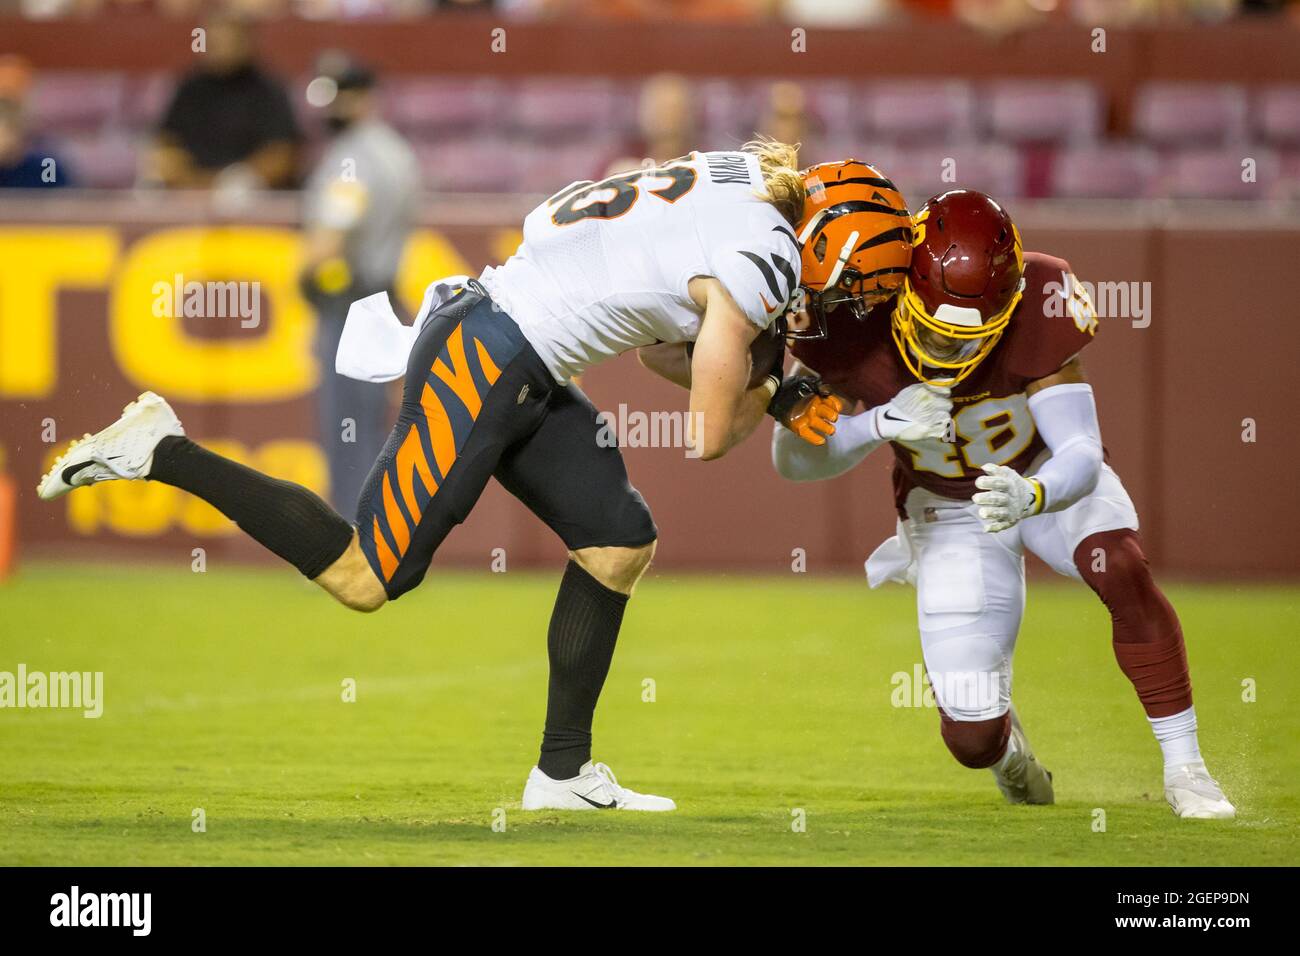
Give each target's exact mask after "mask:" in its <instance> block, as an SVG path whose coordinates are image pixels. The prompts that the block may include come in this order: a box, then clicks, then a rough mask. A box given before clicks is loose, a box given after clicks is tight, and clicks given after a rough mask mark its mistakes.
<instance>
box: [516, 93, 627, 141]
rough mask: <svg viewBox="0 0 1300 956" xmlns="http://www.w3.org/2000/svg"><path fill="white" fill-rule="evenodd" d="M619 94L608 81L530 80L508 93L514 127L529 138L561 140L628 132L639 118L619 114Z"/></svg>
mask: <svg viewBox="0 0 1300 956" xmlns="http://www.w3.org/2000/svg"><path fill="white" fill-rule="evenodd" d="M618 102H619V100H618V95H617V91H616V90H615V88H614V84H613V83H612V82H610V81H608V80H586V79H573V80H555V79H549V78H542V77H528V78H526V79H524V80H523V81H521V82H520V83H519V84H518V85H517V86H515V87H514V88H513V89H512V90H511V91H510V94H509V102H508V104H507V111H508V115H509V116H510V118H511V119H512V120H513V127H514V128H515V129H516V130H518V131H520V132H523V133H526V134H528V135H530V136H534V137H538V138H543V139H552V140H558V139H562V138H564V137H566V136H570V135H572V134H574V133H575V132H576V133H585V132H587V131H589V130H602V131H608V130H628V129H631V128H633V127H634V126H635V123H636V117H635V115H633V116H619V115H618V114H617V105H618Z"/></svg>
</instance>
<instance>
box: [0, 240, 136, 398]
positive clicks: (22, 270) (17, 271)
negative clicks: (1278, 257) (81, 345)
mask: <svg viewBox="0 0 1300 956" xmlns="http://www.w3.org/2000/svg"><path fill="white" fill-rule="evenodd" d="M117 249H118V238H117V233H116V230H113V229H95V228H66V229H63V228H60V229H42V228H29V227H18V228H9V227H6V228H3V229H0V398H46V397H48V396H49V395H50V394H51V393H52V392H53V391H54V387H55V384H56V383H57V380H58V343H57V329H58V325H57V322H56V318H57V292H58V290H59V288H60V287H61V286H74V287H78V288H87V287H89V288H93V287H95V286H102V285H105V284H106V283H107V282H108V277H109V273H110V272H111V271H112V268H113V261H114V259H115V258H116V257H117Z"/></svg>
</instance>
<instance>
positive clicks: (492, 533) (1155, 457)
mask: <svg viewBox="0 0 1300 956" xmlns="http://www.w3.org/2000/svg"><path fill="white" fill-rule="evenodd" d="M522 203H523V201H522V200H521V199H519V198H518V197H514V198H508V197H507V198H500V197H499V198H495V199H491V198H481V199H475V198H472V197H467V198H462V199H460V200H458V201H456V202H440V203H435V204H434V205H433V206H431V207H430V208H429V209H427V210H426V211H425V215H424V226H423V228H422V229H421V230H420V232H419V233H418V234H417V235H416V236H415V237H413V239H412V241H411V243H410V244H409V246H408V249H407V252H406V256H405V260H404V263H403V267H402V271H401V277H400V286H401V288H400V290H399V297H400V298H401V299H402V301H403V302H404V304H405V306H406V308H407V309H412V308H414V307H415V305H416V304H418V302H419V300H420V297H421V292H422V290H423V287H424V285H425V284H426V283H427V282H428V281H429V280H430V279H432V278H435V277H438V276H442V275H448V274H453V273H458V272H471V273H472V272H477V271H478V269H479V268H480V267H481V264H482V263H485V262H495V261H500V260H501V259H502V258H504V257H505V256H507V255H508V254H509V252H510V251H511V250H512V249H513V248H514V246H515V245H516V244H517V242H518V237H519V234H518V231H517V226H516V225H514V224H515V223H517V222H519V213H520V211H521V210H520V208H519V207H520V206H521V205H522ZM1012 211H1013V213H1014V214H1015V215H1016V216H1017V218H1018V220H1019V221H1020V222H1021V224H1022V231H1023V233H1024V236H1025V240H1026V244H1027V247H1028V248H1030V249H1038V250H1042V251H1047V252H1051V253H1054V254H1057V255H1061V256H1063V257H1065V258H1067V259H1068V260H1069V261H1070V262H1071V263H1072V265H1073V266H1074V269H1075V272H1076V273H1077V274H1078V275H1079V277H1080V278H1081V279H1084V280H1086V281H1091V282H1094V283H1108V284H1110V285H1108V286H1107V287H1106V288H1107V289H1108V290H1109V291H1103V290H1102V289H1101V287H1100V286H1099V292H1100V293H1101V295H1104V296H1105V299H1106V300H1107V301H1106V302H1102V303H1099V305H1100V307H1101V308H1102V311H1103V313H1105V312H1106V311H1107V310H1108V309H1110V310H1111V311H1124V313H1125V314H1122V315H1105V314H1104V315H1103V318H1102V319H1101V327H1100V330H1099V333H1098V336H1097V340H1096V342H1095V344H1094V345H1092V346H1091V347H1090V348H1089V349H1088V350H1087V353H1086V356H1085V366H1086V369H1087V372H1088V375H1089V377H1090V378H1091V380H1092V381H1093V382H1094V384H1095V386H1096V389H1097V392H1098V404H1099V407H1100V413H1101V420H1102V427H1103V434H1104V436H1105V439H1106V445H1107V449H1108V452H1109V454H1110V460H1111V462H1112V464H1113V465H1114V466H1115V467H1116V468H1117V470H1118V471H1119V472H1120V474H1121V475H1122V476H1123V477H1124V478H1125V480H1126V483H1127V484H1128V487H1129V489H1130V491H1131V493H1132V494H1133V497H1134V499H1135V500H1136V502H1137V504H1138V508H1139V512H1140V513H1141V514H1142V516H1143V522H1144V524H1143V531H1144V533H1145V535H1146V537H1147V542H1148V550H1149V553H1150V554H1151V556H1152V558H1153V561H1154V562H1155V563H1156V564H1157V566H1159V567H1160V568H1161V569H1163V570H1166V571H1172V572H1176V573H1180V574H1185V575H1190V576H1243V577H1244V576H1251V577H1259V576H1272V577H1292V578H1293V577H1295V576H1296V575H1297V573H1298V572H1300V567H1297V561H1296V557H1295V541H1296V538H1297V532H1298V531H1300V500H1297V498H1296V496H1295V495H1293V494H1291V493H1290V490H1291V487H1292V486H1293V485H1294V475H1295V473H1296V469H1297V464H1298V463H1300V462H1298V459H1297V451H1296V449H1297V447H1298V445H1297V440H1298V439H1300V434H1298V432H1300V428H1298V427H1297V423H1296V420H1295V415H1294V400H1293V399H1288V398H1287V395H1288V393H1287V392H1286V391H1285V388H1286V385H1287V384H1288V382H1289V381H1290V377H1291V372H1292V365H1293V364H1294V359H1295V356H1296V355H1297V354H1298V353H1300V325H1297V321H1296V320H1297V315H1296V311H1295V305H1294V303H1291V302H1278V301H1276V291H1275V290H1279V289H1286V288H1289V287H1290V285H1291V284H1292V283H1291V281H1290V280H1291V277H1292V273H1293V272H1294V268H1295V266H1294V256H1293V254H1292V250H1294V249H1295V248H1297V247H1300V215H1296V214H1295V212H1294V211H1289V212H1286V213H1283V212H1280V211H1278V210H1277V208H1276V207H1274V211H1273V213H1272V214H1271V216H1272V218H1271V219H1266V218H1262V217H1261V214H1260V212H1259V211H1258V210H1257V209H1255V208H1253V207H1247V206H1205V207H1196V208H1192V207H1176V208H1175V207H1167V206H1163V205H1147V206H1143V205H1135V204H1116V205H1114V206H1108V205H1107V204H1099V203H1089V204H1087V205H1086V206H1083V207H1074V206H1065V205H1061V204H1053V203H1039V204H1029V203H1026V204H1023V205H1022V206H1021V207H1018V208H1015V209H1013V210H1012ZM295 221H296V209H295V208H294V205H293V202H292V200H290V199H287V198H279V199H275V200H271V201H267V202H259V203H258V204H257V210H256V214H254V212H253V210H245V211H243V212H241V213H239V214H237V215H235V216H233V217H232V216H230V215H229V214H227V215H225V216H221V217H218V216H216V215H215V214H214V213H213V212H212V211H211V208H210V206H208V205H207V204H206V203H205V201H204V200H203V199H201V198H199V197H188V198H187V197H184V196H176V195H171V196H168V197H166V199H165V201H164V200H162V199H158V200H155V201H152V202H151V201H148V200H141V199H139V198H136V199H131V200H127V199H124V198H123V197H120V196H112V195H106V196H102V197H92V196H88V195H84V194H83V195H68V196H65V197H60V198H58V199H56V200H51V199H40V200H29V201H22V200H17V201H9V202H6V204H4V205H3V206H0V444H2V445H3V447H4V450H5V451H6V452H7V455H6V456H5V457H6V460H7V466H6V467H7V469H8V470H9V471H10V472H11V473H12V474H13V475H14V476H15V477H16V479H17V482H18V485H19V487H20V495H19V503H18V528H19V540H20V543H21V551H20V553H26V554H33V553H42V552H43V553H51V552H54V553H58V554H61V555H68V554H74V553H75V554H83V555H115V554H119V553H129V554H132V555H140V554H148V555H151V556H155V557H166V558H169V559H173V560H185V561H189V560H190V554H191V551H192V549H193V548H195V547H203V548H205V549H206V552H207V554H208V558H209V560H212V559H213V558H215V557H217V556H221V557H226V556H228V557H231V558H235V559H239V560H256V559H259V558H261V557H262V555H261V553H260V552H259V549H258V548H257V547H256V546H255V545H252V544H251V543H250V542H247V541H245V540H243V539H242V538H241V537H240V536H238V534H237V533H236V532H235V530H234V529H233V527H232V526H231V525H230V524H229V522H226V521H225V520H224V519H222V518H221V516H220V515H218V514H217V513H216V512H215V511H213V510H212V509H211V508H209V507H208V506H206V505H204V504H203V503H202V502H199V501H197V500H194V499H191V498H189V497H188V496H185V495H183V494H182V493H180V492H178V491H176V490H175V489H172V488H169V487H166V486H161V485H154V484H146V483H120V482H112V483H107V484H104V485H100V486H97V487H93V488H89V489H85V490H82V491H78V492H76V493H74V494H73V495H70V496H68V498H66V499H64V500H62V501H60V502H58V503H57V504H55V505H46V504H43V503H41V502H39V501H38V500H37V499H36V497H35V494H34V493H33V491H32V488H33V487H34V485H35V482H36V479H37V478H38V476H39V475H40V474H41V473H42V472H43V470H44V469H45V467H46V465H47V463H48V461H49V460H50V459H51V458H52V456H53V455H54V454H55V453H56V452H57V451H58V450H60V449H61V448H62V446H63V445H65V444H66V442H67V441H68V440H69V439H70V438H72V437H75V436H76V435H78V434H80V433H81V432H82V431H83V430H85V429H86V428H89V427H93V426H96V425H97V424H102V423H103V422H104V421H106V420H108V419H109V418H111V417H112V415H113V414H114V413H115V412H116V410H117V409H118V408H120V407H121V406H122V405H123V404H125V403H126V402H127V401H129V400H131V399H132V398H134V397H135V395H136V394H137V393H138V392H140V391H141V390H143V389H146V388H148V389H155V390H157V391H159V392H161V393H163V394H165V395H167V396H168V397H169V398H171V399H173V400H174V403H175V405H176V407H177V410H178V411H179V413H180V414H181V416H182V419H183V420H184V421H185V423H186V425H187V428H188V430H189V432H190V434H191V435H193V436H194V437H195V438H197V439H199V440H201V441H204V442H206V443H211V444H212V445H213V446H214V447H215V448H217V449H218V450H220V451H223V452H224V453H227V454H231V455H233V456H235V457H239V458H241V459H243V460H246V461H248V462H250V463H251V464H254V465H256V466H258V467H261V468H263V469H264V470H268V471H270V472H272V473H275V474H278V475H281V476H283V477H287V478H292V479H294V480H297V481H301V482H303V483H305V484H307V485H309V486H312V487H314V488H317V489H318V490H321V491H325V490H326V489H325V487H324V485H325V481H326V478H325V467H324V461H323V456H322V455H321V452H320V448H319V446H318V444H317V442H316V436H315V433H314V415H313V390H314V388H315V385H316V382H317V380H318V376H319V374H321V371H320V370H318V369H317V368H316V363H315V360H314V358H313V356H312V351H311V341H312V335H313V330H314V321H315V320H314V317H313V316H312V315H311V313H310V310H308V309H307V307H306V306H305V304H304V303H303V302H302V301H301V299H300V298H299V295H298V292H297V289H296V285H295V282H294V275H295V271H296V262H297V257H298V235H297V233H296V232H295V231H294V230H293V229H292V228H291V227H290V225H289V224H290V223H293V222H295ZM177 275H181V276H183V277H184V278H185V280H186V281H188V280H191V279H194V280H199V281H207V280H214V281H224V280H229V279H232V278H236V277H238V278H239V279H241V280H247V281H257V282H258V283H259V294H260V302H261V303H262V309H261V318H260V322H259V324H258V326H257V327H256V328H244V327H242V325H241V323H240V322H239V320H238V319H197V318H172V317H168V316H166V315H159V314H158V312H159V311H160V310H159V307H158V297H157V294H156V290H155V284H156V283H158V282H160V281H161V282H170V281H172V280H173V279H174V277H175V276H177ZM1121 292H1122V293H1123V294H1125V295H1128V296H1130V301H1129V302H1128V305H1127V307H1122V308H1121V306H1122V303H1121V302H1120V293H1121ZM1100 297H1101V296H1100V295H1099V298H1100ZM1107 303H1109V304H1107ZM163 311H165V309H164V310H163ZM1228 342H1231V346H1232V347H1230V348H1228V347H1225V345H1226V343H1228ZM582 384H583V387H584V388H585V389H586V390H587V391H588V393H589V394H590V395H591V397H592V399H593V401H595V403H596V404H597V406H598V407H600V408H601V409H603V410H607V411H610V412H611V413H613V414H615V415H617V414H618V412H619V406H620V404H622V405H623V406H625V409H624V411H625V413H626V412H634V413H635V412H639V413H651V412H655V411H665V410H680V409H682V408H683V407H684V404H685V394H684V393H682V392H680V391H678V390H676V389H675V388H673V387H672V386H670V385H668V384H666V383H663V382H660V381H658V380H656V379H655V378H653V377H652V376H651V375H650V374H649V373H647V372H645V371H644V370H642V369H640V368H639V366H637V364H636V361H635V358H634V357H633V356H624V357H622V358H620V359H618V360H616V361H614V362H612V363H609V364H608V365H606V366H601V367H598V368H596V369H594V370H592V371H591V372H590V373H589V374H588V375H587V376H586V378H585V380H584V381H583V383H582ZM376 387H381V386H376ZM1247 439H1253V440H1247ZM626 454H627V459H628V464H629V469H630V471H631V474H632V478H633V481H634V482H635V483H636V484H637V486H638V487H639V488H640V489H641V491H642V492H643V493H644V494H645V496H646V498H647V500H648V501H649V502H650V504H651V507H652V509H653V511H654V513H655V517H656V520H657V521H658V523H659V526H660V529H661V532H662V540H661V546H660V551H659V559H658V562H659V566H660V567H661V568H664V569H669V570H672V569H701V568H709V569H722V568H736V569H745V570H749V571H771V572H787V571H788V570H789V568H790V566H791V561H792V552H793V550H794V549H796V548H801V549H803V552H804V554H806V560H807V563H808V566H809V567H810V568H811V567H820V568H823V569H826V568H832V569H836V570H844V571H848V572H855V571H857V570H858V569H860V567H861V562H862V560H863V558H864V557H865V556H866V554H868V553H869V552H870V551H871V549H872V548H873V547H874V546H875V545H876V544H877V543H878V542H879V541H880V540H881V539H883V538H884V537H886V536H888V535H889V534H890V533H892V529H893V521H894V517H893V512H892V508H891V501H890V493H889V482H888V473H889V464H890V463H889V458H888V456H887V455H877V456H874V457H873V458H872V459H869V460H868V461H867V463H866V464H865V465H864V466H863V467H861V468H859V469H857V470H856V471H854V472H852V473H850V474H849V475H846V476H844V477H842V478H840V479H837V480H835V481H831V482H825V483H820V484H814V485H794V484H790V483H787V482H783V481H782V480H780V479H779V478H778V477H777V476H776V475H775V474H774V473H773V471H772V468H771V466H770V464H769V460H768V442H767V439H766V430H765V429H764V434H763V435H761V436H758V437H755V438H753V439H751V440H750V441H749V442H747V443H746V444H745V445H744V446H742V447H741V448H739V449H737V450H736V451H734V452H733V453H732V454H731V455H729V456H727V457H726V458H725V459H722V460H720V461H717V462H708V463H704V462H699V461H691V460H688V459H686V457H685V455H684V453H683V451H682V450H681V449H679V448H662V447H660V448H655V447H635V448H627V449H626ZM1247 488H1255V489H1258V494H1246V493H1244V492H1243V491H1242V489H1247ZM495 548H504V549H505V551H506V554H507V556H508V561H509V566H510V567H524V566H529V565H534V564H538V563H542V562H546V563H550V562H551V561H553V560H554V559H556V558H558V557H559V556H560V555H561V552H560V550H559V545H558V544H557V543H556V542H555V541H554V539H553V538H552V537H551V535H550V533H549V532H548V531H547V530H546V529H545V528H544V527H543V526H542V525H541V524H540V523H539V522H537V521H536V520H535V519H534V518H532V516H531V515H529V514H528V513H527V512H526V511H524V509H523V508H522V507H520V506H519V505H518V504H517V503H516V502H514V501H513V500H512V499H510V497H509V496H508V495H507V494H505V492H503V491H502V490H501V489H500V488H499V487H496V486H495V485H493V486H492V487H491V488H490V489H489V491H488V492H487V495H486V497H485V500H484V501H483V502H482V505H481V506H480V507H479V508H478V509H477V510H476V511H475V512H474V514H473V515H472V517H471V518H470V520H469V521H468V522H467V524H466V525H465V526H464V527H463V528H462V529H459V530H458V532H457V533H455V534H453V535H452V536H451V538H450V539H449V541H448V542H447V544H446V545H445V547H444V549H443V551H442V552H441V553H440V556H439V558H438V559H437V560H438V561H439V562H440V563H454V564H460V565H467V566H475V567H486V566H488V564H489V562H490V561H491V558H492V552H493V549H495Z"/></svg>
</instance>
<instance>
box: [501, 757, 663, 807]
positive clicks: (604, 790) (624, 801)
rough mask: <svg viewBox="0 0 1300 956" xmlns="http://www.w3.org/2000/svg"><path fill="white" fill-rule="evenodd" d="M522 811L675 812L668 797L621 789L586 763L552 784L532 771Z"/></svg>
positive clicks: (600, 767)
mask: <svg viewBox="0 0 1300 956" xmlns="http://www.w3.org/2000/svg"><path fill="white" fill-rule="evenodd" d="M523 808H524V809H525V810H676V809H677V804H675V803H673V801H671V800H669V799H668V798H667V797H656V796H652V795H650V794H648V793H637V792H636V791H635V790H629V789H627V787H620V786H619V785H618V780H617V779H615V777H614V771H612V770H610V769H609V767H607V766H605V765H604V764H603V763H598V764H593V763H592V762H591V761H590V760H588V761H587V762H586V763H585V764H583V765H582V769H581V770H579V771H578V775H577V776H576V777H573V778H571V779H569V780H552V779H551V778H550V777H548V776H547V775H546V774H544V773H542V771H541V770H540V769H539V768H537V767H534V768H533V769H532V772H530V773H529V774H528V783H526V784H525V785H524V803H523Z"/></svg>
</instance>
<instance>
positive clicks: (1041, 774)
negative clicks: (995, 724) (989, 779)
mask: <svg viewBox="0 0 1300 956" xmlns="http://www.w3.org/2000/svg"><path fill="white" fill-rule="evenodd" d="M992 770H993V779H994V780H996V781H997V784H998V789H999V790H1001V791H1002V796H1004V797H1006V799H1007V803H1031V804H1048V803H1055V802H1056V794H1055V792H1054V791H1053V790H1052V772H1051V771H1050V770H1048V769H1047V768H1046V767H1044V766H1043V765H1042V764H1041V763H1039V762H1038V758H1037V757H1035V756H1034V750H1033V748H1032V747H1030V746H1029V738H1027V737H1026V736H1025V729H1024V728H1023V727H1021V726H1020V717H1019V716H1018V715H1017V714H1016V709H1015V708H1014V707H1012V708H1011V737H1010V739H1008V741H1007V752H1006V754H1005V755H1004V756H1003V758H1002V760H1001V761H1000V762H999V763H998V764H997V765H996V766H994V767H993V768H992Z"/></svg>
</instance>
